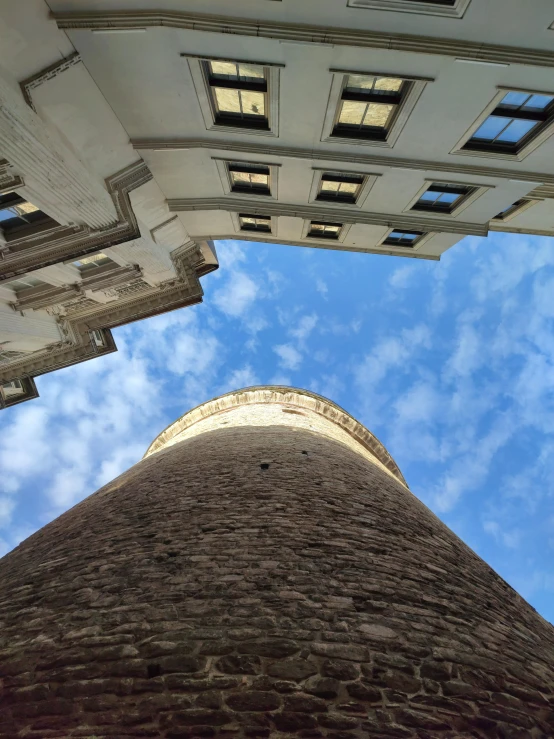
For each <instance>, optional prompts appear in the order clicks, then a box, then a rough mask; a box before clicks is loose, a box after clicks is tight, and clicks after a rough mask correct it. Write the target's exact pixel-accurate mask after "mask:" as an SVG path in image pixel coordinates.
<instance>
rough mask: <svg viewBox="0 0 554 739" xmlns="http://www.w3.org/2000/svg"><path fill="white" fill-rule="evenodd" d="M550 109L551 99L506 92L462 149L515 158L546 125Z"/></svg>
mask: <svg viewBox="0 0 554 739" xmlns="http://www.w3.org/2000/svg"><path fill="white" fill-rule="evenodd" d="M553 108H554V95H544V94H539V93H530V92H518V91H515V90H513V91H510V92H507V93H506V94H505V95H504V97H503V98H502V100H501V101H500V103H499V104H498V106H497V107H496V108H495V109H494V110H493V111H492V113H491V114H490V115H489V116H488V117H487V118H486V120H485V121H484V122H483V123H482V124H481V125H480V126H479V128H478V129H477V130H476V131H475V133H474V134H473V135H472V137H471V138H470V139H469V141H468V142H467V143H466V144H465V145H464V148H465V149H476V150H480V151H491V152H494V151H498V152H502V153H506V154H517V153H518V152H519V151H520V150H521V149H522V148H523V147H524V146H525V145H526V144H527V143H528V142H529V141H530V140H531V138H532V137H533V135H534V134H537V133H539V132H540V131H541V130H543V129H544V126H545V125H546V124H547V123H549V121H550V119H551V115H552V111H553Z"/></svg>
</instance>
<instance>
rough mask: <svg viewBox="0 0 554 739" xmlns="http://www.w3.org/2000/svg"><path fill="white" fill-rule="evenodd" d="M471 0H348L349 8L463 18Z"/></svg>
mask: <svg viewBox="0 0 554 739" xmlns="http://www.w3.org/2000/svg"><path fill="white" fill-rule="evenodd" d="M470 2H471V0H455V3H454V5H438V4H436V3H432V2H431V3H428V4H427V5H426V4H425V3H422V2H415V0H348V7H349V8H361V9H363V10H392V11H394V12H395V13H415V14H417V15H442V16H445V17H446V18H463V17H464V14H465V12H466V10H467V8H468V5H469V3H470Z"/></svg>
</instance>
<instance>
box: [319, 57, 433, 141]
mask: <svg viewBox="0 0 554 739" xmlns="http://www.w3.org/2000/svg"><path fill="white" fill-rule="evenodd" d="M329 72H330V73H331V74H332V81H331V90H330V92H329V99H328V103H327V110H326V112H325V118H324V121H323V130H322V134H321V141H325V142H330V143H339V144H349V145H350V146H353V145H363V146H381V147H385V148H388V149H390V148H392V147H393V146H394V144H395V143H396V141H397V140H398V137H399V136H400V134H401V133H402V130H403V128H404V126H405V125H406V123H407V122H408V118H409V117H410V115H411V114H412V112H413V110H414V108H415V106H416V104H417V102H418V100H419V98H420V96H421V94H422V92H423V90H424V89H425V86H426V84H427V83H428V82H433V81H434V80H433V79H432V78H429V77H414V76H413V75H406V74H402V73H399V72H398V73H396V72H394V73H393V72H376V71H360V70H353V69H334V68H331V69H329ZM351 75H360V76H362V77H391V78H393V79H401V80H403V81H404V82H406V83H408V87H407V88H406V92H405V93H404V94H403V97H402V98H401V100H400V102H399V104H398V110H397V111H396V112H395V114H394V118H393V119H392V122H391V124H390V126H389V129H388V131H387V133H386V134H385V136H384V137H383V138H382V139H381V138H369V137H365V136H348V135H346V134H345V133H344V132H343V131H341V132H339V133H334V131H335V125H336V121H337V119H338V116H339V111H340V103H341V102H342V99H343V98H342V93H343V90H344V88H345V87H346V82H347V79H348V77H349V76H351Z"/></svg>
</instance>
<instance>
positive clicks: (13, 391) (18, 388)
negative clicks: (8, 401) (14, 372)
mask: <svg viewBox="0 0 554 739" xmlns="http://www.w3.org/2000/svg"><path fill="white" fill-rule="evenodd" d="M2 388H3V390H4V395H5V396H6V397H9V396H10V395H23V393H24V392H25V388H24V387H23V383H22V382H21V380H12V381H11V382H5V383H4V384H3V385H2Z"/></svg>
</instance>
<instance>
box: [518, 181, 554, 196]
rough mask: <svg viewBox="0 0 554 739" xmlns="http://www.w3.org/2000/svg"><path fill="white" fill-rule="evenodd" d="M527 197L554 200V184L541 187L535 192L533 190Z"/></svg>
mask: <svg viewBox="0 0 554 739" xmlns="http://www.w3.org/2000/svg"><path fill="white" fill-rule="evenodd" d="M525 197H528V198H534V199H540V198H554V184H550V185H539V186H538V187H535V189H534V190H531V192H528V193H527V195H526V196H525Z"/></svg>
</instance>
